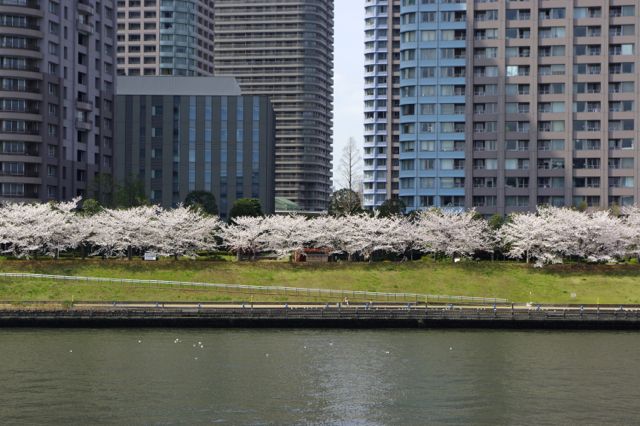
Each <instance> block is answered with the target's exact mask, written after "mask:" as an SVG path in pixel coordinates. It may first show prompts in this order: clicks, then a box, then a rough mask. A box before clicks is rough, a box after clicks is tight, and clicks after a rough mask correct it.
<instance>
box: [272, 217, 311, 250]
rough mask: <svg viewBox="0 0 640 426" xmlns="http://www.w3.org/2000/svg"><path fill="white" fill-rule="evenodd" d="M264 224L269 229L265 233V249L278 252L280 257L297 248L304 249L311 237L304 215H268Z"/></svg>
mask: <svg viewBox="0 0 640 426" xmlns="http://www.w3.org/2000/svg"><path fill="white" fill-rule="evenodd" d="M262 226H264V227H265V228H266V229H267V231H266V232H265V233H264V234H263V238H264V243H265V250H267V251H272V252H274V253H276V254H277V255H278V257H287V256H289V255H290V254H291V253H293V252H295V251H296V250H302V249H303V248H304V247H305V246H307V245H308V244H309V242H310V239H311V237H310V234H309V232H308V230H309V227H308V221H307V219H306V218H305V217H304V216H298V215H285V216H267V217H265V218H264V221H263V224H262Z"/></svg>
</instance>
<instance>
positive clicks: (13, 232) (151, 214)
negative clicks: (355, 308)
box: [0, 200, 640, 264]
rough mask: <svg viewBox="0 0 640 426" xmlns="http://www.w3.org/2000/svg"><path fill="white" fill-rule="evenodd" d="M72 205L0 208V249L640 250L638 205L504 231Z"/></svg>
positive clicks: (564, 214)
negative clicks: (227, 218)
mask: <svg viewBox="0 0 640 426" xmlns="http://www.w3.org/2000/svg"><path fill="white" fill-rule="evenodd" d="M78 202H79V200H74V201H73V202H69V203H58V204H56V203H49V204H4V205H2V206H0V248H1V249H2V251H3V252H4V253H5V254H10V255H13V256H16V257H27V258H28V257H34V256H38V255H48V256H53V257H57V256H58V255H59V253H61V252H65V251H71V250H79V249H81V250H82V251H83V253H87V254H89V255H94V256H104V257H122V256H131V255H132V253H134V252H135V253H141V252H144V251H146V250H150V251H155V252H157V253H158V254H161V255H165V256H175V257H178V256H195V255H196V253H197V252H202V251H211V250H218V249H226V250H230V251H233V252H235V253H239V254H242V255H243V256H245V257H249V258H256V257H257V256H258V255H259V254H261V253H275V254H277V255H278V256H281V257H286V256H289V255H290V254H291V253H292V252H295V251H297V250H303V249H305V248H316V249H322V250H325V251H327V252H328V253H334V254H342V255H343V256H346V257H348V258H349V259H363V260H370V259H371V258H372V256H373V255H374V254H375V253H384V254H386V255H389V254H391V255H395V256H397V257H399V258H408V257H409V256H412V254H413V253H423V254H433V255H440V256H448V257H452V258H453V257H473V256H475V255H479V254H492V253H494V252H500V253H503V254H504V255H506V256H508V257H511V258H514V259H525V260H526V261H527V262H529V261H530V260H535V261H536V262H537V263H539V264H543V263H557V262H562V260H563V259H567V258H572V259H581V260H586V261H590V262H604V261H610V260H616V259H624V258H628V257H632V256H638V255H639V254H640V209H639V208H637V207H628V208H624V209H623V211H622V213H623V214H622V215H621V216H619V217H617V216H613V215H611V214H610V213H609V212H606V211H594V212H579V211H575V210H570V209H561V208H541V209H539V211H538V212H537V213H526V214H516V215H512V216H510V217H509V218H508V220H507V221H506V222H505V223H504V224H503V225H502V226H501V227H499V228H498V229H493V228H492V227H490V226H489V224H488V222H487V221H486V220H484V219H482V218H479V217H478V215H476V214H475V212H473V211H467V212H451V211H441V210H435V209H434V210H428V211H424V212H421V213H419V214H416V215H414V216H411V217H371V216H368V215H354V216H343V217H332V216H320V217H315V218H306V217H303V216H267V217H240V218H236V219H234V221H233V223H231V224H225V223H223V222H221V221H220V220H219V219H218V218H216V217H212V216H206V215H203V214H201V213H200V212H199V211H197V210H193V209H188V208H185V207H182V206H180V207H178V208H175V209H163V208H161V207H158V206H143V207H135V208H130V209H124V210H122V209H104V210H101V211H100V212H98V213H97V214H93V215H86V214H83V213H82V210H79V209H78Z"/></svg>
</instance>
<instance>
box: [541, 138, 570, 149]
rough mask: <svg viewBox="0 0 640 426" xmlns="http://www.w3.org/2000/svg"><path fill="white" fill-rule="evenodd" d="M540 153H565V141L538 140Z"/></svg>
mask: <svg viewBox="0 0 640 426" xmlns="http://www.w3.org/2000/svg"><path fill="white" fill-rule="evenodd" d="M538 151H564V140H563V139H541V140H538Z"/></svg>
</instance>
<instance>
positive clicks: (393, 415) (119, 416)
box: [0, 329, 640, 425]
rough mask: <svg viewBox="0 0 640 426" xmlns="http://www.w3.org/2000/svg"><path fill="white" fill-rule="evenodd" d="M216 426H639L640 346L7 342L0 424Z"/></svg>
mask: <svg viewBox="0 0 640 426" xmlns="http://www.w3.org/2000/svg"><path fill="white" fill-rule="evenodd" d="M176 339H178V340H176ZM198 342H201V344H200V343H198ZM194 345H195V346H194ZM212 423H221V424H273V425H286V424H363V425H364V424H374V425H376V424H379V425H383V424H389V425H423V424H424V425H426V424H463V423H464V424H559V425H573V424H605V423H607V424H625V425H626V424H640V334H638V333H633V332H532V331H527V332H519V331H463V330H453V331H452V330H446V331H445V330H443V331H440V330H428V331H420V330H415V331H406V330H385V331H378V330H373V331H355V330H214V329H107V330H88V329H80V330H64V329H63V330H56V329H3V330H0V424H189V425H190V424H212Z"/></svg>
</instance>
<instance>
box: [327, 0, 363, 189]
mask: <svg viewBox="0 0 640 426" xmlns="http://www.w3.org/2000/svg"><path fill="white" fill-rule="evenodd" d="M334 43H335V75H334V90H335V91H334V100H333V102H334V111H333V165H334V176H335V168H336V165H337V164H338V160H339V159H340V157H341V155H342V149H343V147H344V146H345V144H346V141H347V140H348V139H349V137H354V138H355V139H356V141H357V142H358V146H360V147H361V146H362V133H363V125H364V124H363V117H364V100H363V99H364V98H363V94H364V77H363V72H364V0H335V34H334ZM336 184H337V183H336V182H334V186H335V185H336Z"/></svg>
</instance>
